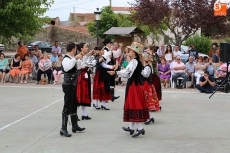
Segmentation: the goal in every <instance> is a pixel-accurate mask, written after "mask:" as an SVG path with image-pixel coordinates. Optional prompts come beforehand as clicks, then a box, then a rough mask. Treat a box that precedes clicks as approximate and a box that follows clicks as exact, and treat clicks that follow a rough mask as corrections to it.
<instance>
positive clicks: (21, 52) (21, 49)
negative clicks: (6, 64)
mask: <svg viewBox="0 0 230 153" xmlns="http://www.w3.org/2000/svg"><path fill="white" fill-rule="evenodd" d="M28 51H29V50H28V48H27V47H26V46H25V45H24V44H23V43H22V42H21V41H19V42H18V48H17V54H19V55H20V58H21V60H24V56H25V54H28Z"/></svg>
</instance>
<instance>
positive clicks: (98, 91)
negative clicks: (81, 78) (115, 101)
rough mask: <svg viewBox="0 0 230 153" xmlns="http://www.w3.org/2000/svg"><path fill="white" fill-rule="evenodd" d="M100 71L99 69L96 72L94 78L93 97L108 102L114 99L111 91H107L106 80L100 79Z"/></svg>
mask: <svg viewBox="0 0 230 153" xmlns="http://www.w3.org/2000/svg"><path fill="white" fill-rule="evenodd" d="M99 77H100V73H99V71H98V72H96V74H95V76H94V79H93V99H95V100H103V101H105V102H108V101H109V100H111V99H112V96H111V94H110V92H106V90H105V83H104V81H99V80H100V78H99Z"/></svg>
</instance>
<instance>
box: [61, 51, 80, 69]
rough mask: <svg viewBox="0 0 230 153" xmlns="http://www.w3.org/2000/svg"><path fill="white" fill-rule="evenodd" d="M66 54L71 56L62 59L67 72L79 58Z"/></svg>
mask: <svg viewBox="0 0 230 153" xmlns="http://www.w3.org/2000/svg"><path fill="white" fill-rule="evenodd" d="M66 55H67V56H69V57H70V58H68V57H65V58H64V59H63V60H62V66H63V69H64V71H65V72H67V71H69V70H71V69H72V68H73V67H74V66H76V64H77V60H76V59H75V57H74V56H70V55H68V54H66Z"/></svg>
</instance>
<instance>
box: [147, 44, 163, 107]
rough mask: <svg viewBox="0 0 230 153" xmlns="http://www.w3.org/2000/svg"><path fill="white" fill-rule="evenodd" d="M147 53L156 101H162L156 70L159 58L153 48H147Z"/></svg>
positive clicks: (159, 81)
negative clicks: (148, 54)
mask: <svg viewBox="0 0 230 153" xmlns="http://www.w3.org/2000/svg"><path fill="white" fill-rule="evenodd" d="M148 51H149V53H150V59H151V61H150V62H149V65H150V66H151V67H152V70H153V71H152V72H153V75H152V80H153V84H154V87H155V89H156V92H157V97H158V100H159V101H161V99H162V91H161V80H160V78H159V76H158V69H157V63H158V61H159V56H158V55H157V53H156V51H157V50H156V48H155V47H154V46H149V48H148ZM160 108H161V107H160Z"/></svg>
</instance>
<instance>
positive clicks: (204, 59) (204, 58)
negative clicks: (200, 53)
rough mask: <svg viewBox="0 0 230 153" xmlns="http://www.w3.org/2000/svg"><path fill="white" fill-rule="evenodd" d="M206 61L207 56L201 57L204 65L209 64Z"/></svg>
mask: <svg viewBox="0 0 230 153" xmlns="http://www.w3.org/2000/svg"><path fill="white" fill-rule="evenodd" d="M208 60H209V57H208V56H204V57H203V62H204V64H209V62H208Z"/></svg>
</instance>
